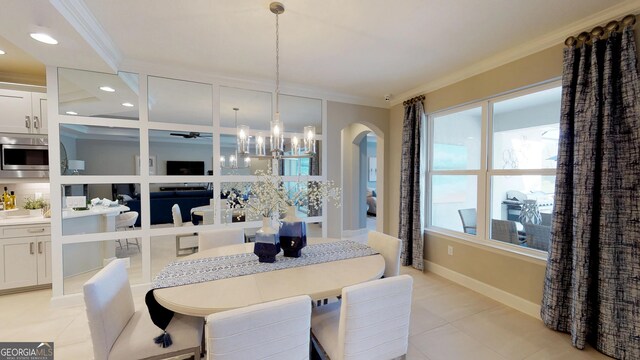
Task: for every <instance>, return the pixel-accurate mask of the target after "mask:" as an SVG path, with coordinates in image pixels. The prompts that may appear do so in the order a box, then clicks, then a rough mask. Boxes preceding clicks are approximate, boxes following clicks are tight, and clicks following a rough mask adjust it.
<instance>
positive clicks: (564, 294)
mask: <svg viewBox="0 0 640 360" xmlns="http://www.w3.org/2000/svg"><path fill="white" fill-rule="evenodd" d="M639 86H640V85H639V83H638V72H637V68H636V47H635V40H634V34H633V30H632V28H631V27H629V26H627V27H626V28H625V29H624V31H623V32H622V33H616V32H613V33H612V34H611V35H609V37H608V39H606V40H603V39H594V41H593V45H588V44H587V45H583V46H582V47H579V48H575V47H573V46H572V47H570V48H567V49H565V52H564V72H563V79H562V117H561V120H560V142H559V145H558V147H559V148H558V168H557V178H556V196H555V205H554V213H555V216H554V219H553V223H552V241H551V248H550V251H549V260H548V263H547V270H546V277H545V284H544V297H543V299H542V310H541V316H542V320H543V321H544V323H545V324H546V325H547V326H548V327H550V328H552V329H555V330H559V331H563V332H568V333H570V334H571V338H572V342H573V345H574V346H575V347H577V348H579V349H582V348H584V346H585V343H586V342H589V343H590V344H592V345H593V346H594V347H595V348H597V349H598V350H600V351H601V352H603V353H605V354H607V355H610V356H613V357H615V358H618V359H640V193H639V191H640V176H639V175H640V119H639V115H640V113H639V110H640V108H639V105H638V101H639V99H640V97H639V96H640V91H639Z"/></svg>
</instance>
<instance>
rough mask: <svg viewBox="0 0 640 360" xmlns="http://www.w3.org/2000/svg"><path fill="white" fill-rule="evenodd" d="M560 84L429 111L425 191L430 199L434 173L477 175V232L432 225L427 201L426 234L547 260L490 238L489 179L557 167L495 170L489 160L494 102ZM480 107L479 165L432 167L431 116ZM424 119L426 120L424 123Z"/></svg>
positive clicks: (556, 84) (542, 254) (542, 253)
mask: <svg viewBox="0 0 640 360" xmlns="http://www.w3.org/2000/svg"><path fill="white" fill-rule="evenodd" d="M560 86H562V82H561V80H560V79H552V80H549V81H546V82H543V83H539V84H534V85H531V86H527V87H525V88H522V89H516V90H513V91H509V92H506V93H504V94H500V95H495V96H491V97H488V98H486V99H482V100H477V101H473V102H469V103H466V104H461V105H455V106H452V107H449V108H447V109H444V110H441V111H436V112H433V113H430V114H428V115H427V116H426V119H425V120H424V121H423V124H422V128H423V129H427V131H426V132H423V136H422V140H423V142H422V143H423V144H426V145H427V146H423V147H422V151H423V152H426V155H427V156H425V158H426V159H427V164H425V168H426V169H427V171H426V177H425V184H426V191H427V194H428V195H429V199H431V194H432V190H433V189H432V178H433V176H434V175H472V176H476V179H477V181H476V193H477V199H476V204H477V205H476V212H477V218H476V234H475V235H472V234H467V233H464V232H460V231H456V230H451V229H446V228H442V227H438V226H433V225H432V223H431V215H432V203H431V201H430V200H429V201H426V202H425V203H424V204H423V210H424V214H425V225H426V226H425V231H426V232H427V233H435V234H441V235H445V236H448V237H450V238H453V239H456V240H461V241H464V242H470V243H472V244H475V245H478V246H480V247H484V248H486V247H489V248H494V249H498V250H505V251H508V252H510V253H515V254H520V255H525V256H527V257H531V258H533V259H537V260H544V261H546V260H547V255H548V252H546V251H542V250H537V249H532V248H528V247H524V246H520V245H515V244H510V243H506V242H503V241H499V240H493V239H491V236H490V235H491V234H490V225H489V224H490V221H491V219H492V217H491V214H490V210H489V204H490V203H491V195H492V191H491V181H492V179H493V177H495V176H524V175H535V176H556V169H494V168H493V163H492V158H493V157H492V155H493V105H494V104H495V103H498V102H501V101H505V100H509V99H514V98H517V97H521V96H525V95H529V94H533V93H536V92H540V91H544V90H549V89H552V88H556V87H560ZM474 108H481V124H480V137H481V139H480V167H479V169H473V170H433V153H434V151H433V144H434V141H433V139H434V118H437V117H442V116H446V115H451V114H455V113H458V112H462V111H466V110H470V109H474ZM425 122H426V123H425Z"/></svg>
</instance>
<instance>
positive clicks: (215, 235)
mask: <svg viewBox="0 0 640 360" xmlns="http://www.w3.org/2000/svg"><path fill="white" fill-rule="evenodd" d="M243 243H244V229H242V228H231V229H217V230H208V231H200V232H199V233H198V251H202V250H206V249H212V248H215V247H219V246H226V245H235V244H243Z"/></svg>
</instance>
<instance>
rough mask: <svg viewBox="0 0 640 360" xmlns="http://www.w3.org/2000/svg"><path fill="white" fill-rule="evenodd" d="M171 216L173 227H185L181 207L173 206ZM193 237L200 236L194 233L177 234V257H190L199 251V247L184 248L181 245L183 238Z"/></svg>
mask: <svg viewBox="0 0 640 360" xmlns="http://www.w3.org/2000/svg"><path fill="white" fill-rule="evenodd" d="M171 216H172V217H173V226H175V227H182V226H184V225H185V224H184V223H183V222H182V212H181V211H180V205H178V204H173V206H172V207H171ZM193 236H198V233H197V232H192V233H185V234H176V256H184V255H189V254H193V253H194V252H196V251H198V247H197V246H187V247H182V244H181V241H182V238H185V237H193Z"/></svg>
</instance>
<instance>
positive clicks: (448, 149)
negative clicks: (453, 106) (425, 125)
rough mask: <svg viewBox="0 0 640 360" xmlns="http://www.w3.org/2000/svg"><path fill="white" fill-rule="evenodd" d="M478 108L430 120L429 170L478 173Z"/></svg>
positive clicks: (479, 112) (480, 119)
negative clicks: (431, 147) (471, 171)
mask: <svg viewBox="0 0 640 360" xmlns="http://www.w3.org/2000/svg"><path fill="white" fill-rule="evenodd" d="M481 126H482V108H481V107H477V108H473V109H469V110H465V111H460V112H457V113H453V114H449V115H443V116H435V117H434V118H433V170H475V169H480V143H481V141H480V140H481V139H480V135H481V131H480V130H481V129H480V128H481Z"/></svg>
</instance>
